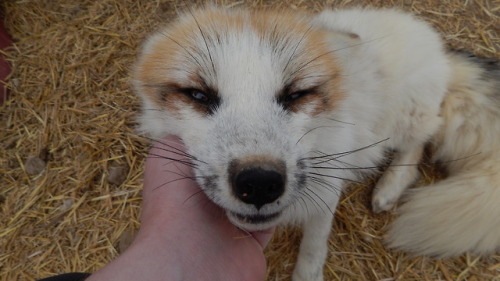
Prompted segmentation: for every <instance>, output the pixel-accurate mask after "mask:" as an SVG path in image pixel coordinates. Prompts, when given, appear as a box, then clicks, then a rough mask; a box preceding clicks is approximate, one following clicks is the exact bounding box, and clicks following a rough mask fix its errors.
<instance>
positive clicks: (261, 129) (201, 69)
mask: <svg viewBox="0 0 500 281" xmlns="http://www.w3.org/2000/svg"><path fill="white" fill-rule="evenodd" d="M329 40H330V39H329V33H328V32H327V31H325V30H322V29H321V28H315V27H313V26H312V25H311V23H310V21H308V20H307V18H304V17H303V16H301V15H297V14H295V13H293V12H279V13H277V12H266V11H245V10H226V9H219V8H205V9H202V10H197V11H192V12H190V13H186V14H184V15H182V16H180V18H179V19H178V20H177V21H176V22H174V23H172V24H170V25H169V26H167V27H166V28H164V29H162V30H160V31H159V32H157V33H156V34H154V35H152V36H151V37H150V38H149V39H148V40H147V41H146V43H145V45H144V47H143V49H142V52H141V54H140V56H139V59H138V62H137V64H136V67H135V71H134V74H133V75H134V77H133V80H134V86H135V89H136V91H137V92H138V94H139V96H140V97H141V98H142V101H143V112H142V115H141V116H140V123H141V129H142V131H143V132H146V133H149V134H150V135H151V136H152V137H155V138H160V137H162V136H165V135H168V134H172V135H177V136H179V137H180V138H181V139H182V140H183V141H184V143H185V145H186V148H187V152H188V153H189V154H190V155H192V156H193V164H194V166H195V174H196V179H197V181H198V183H199V185H200V187H201V188H202V189H203V191H204V192H205V193H206V195H207V196H208V197H209V198H210V199H211V200H212V201H213V202H215V203H216V204H217V205H219V206H221V207H222V208H223V209H225V210H226V211H227V215H228V217H229V219H230V220H231V221H232V222H233V223H234V224H235V225H237V226H240V227H242V228H244V229H247V230H259V229H264V228H268V227H270V226H274V225H276V224H277V223H279V222H281V221H283V220H290V218H292V219H293V218H296V219H300V218H299V217H300V213H301V212H297V210H304V209H308V211H307V212H313V211H314V210H316V211H317V210H318V209H319V210H321V211H324V210H325V209H326V208H328V207H327V206H325V204H326V203H325V202H324V199H323V198H325V196H332V195H331V194H332V193H336V192H337V191H336V190H335V185H336V183H335V182H334V179H332V178H330V179H328V178H324V177H321V176H320V175H319V174H317V173H315V172H313V166H314V165H318V163H319V161H326V160H321V159H319V158H321V157H324V156H325V155H324V154H321V152H318V151H315V150H314V149H316V148H317V147H318V144H317V142H318V139H320V138H321V131H322V130H320V128H321V127H326V126H327V125H324V124H326V122H327V121H330V123H329V124H330V125H329V126H331V118H333V117H332V115H331V113H332V112H335V111H336V108H337V107H338V106H339V103H341V102H342V99H343V98H344V92H343V91H342V81H343V80H342V75H341V74H340V73H341V72H340V69H339V63H338V62H337V59H336V57H335V56H334V55H335V54H334V52H333V51H332V47H331V44H330V42H329ZM338 127H339V132H338V135H339V136H340V135H342V134H344V133H343V132H342V130H341V127H343V126H338ZM316 129H318V130H316ZM314 159H319V160H318V161H316V162H315V160H314ZM335 196H338V194H336V195H335Z"/></svg>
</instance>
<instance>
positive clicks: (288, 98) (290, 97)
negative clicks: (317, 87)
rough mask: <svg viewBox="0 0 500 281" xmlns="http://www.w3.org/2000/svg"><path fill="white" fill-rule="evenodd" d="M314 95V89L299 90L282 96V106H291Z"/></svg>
mask: <svg viewBox="0 0 500 281" xmlns="http://www.w3.org/2000/svg"><path fill="white" fill-rule="evenodd" d="M312 93H314V89H306V90H299V91H295V92H292V93H289V94H286V95H284V96H282V97H281V98H280V99H279V100H280V103H282V104H285V105H287V104H291V103H293V102H295V101H297V100H299V99H301V98H302V97H304V96H307V95H309V94H312Z"/></svg>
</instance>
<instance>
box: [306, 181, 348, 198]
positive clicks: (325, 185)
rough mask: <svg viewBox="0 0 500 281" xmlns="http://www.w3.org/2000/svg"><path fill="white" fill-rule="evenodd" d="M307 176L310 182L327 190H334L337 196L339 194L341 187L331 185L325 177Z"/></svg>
mask: <svg viewBox="0 0 500 281" xmlns="http://www.w3.org/2000/svg"><path fill="white" fill-rule="evenodd" d="M308 178H309V179H310V180H311V182H313V183H315V184H318V185H320V186H321V187H324V188H326V189H328V190H331V191H332V192H334V193H335V194H336V195H337V196H340V195H341V189H340V188H339V187H337V186H335V185H333V184H332V183H331V182H328V181H326V180H325V179H322V178H319V177H313V176H308Z"/></svg>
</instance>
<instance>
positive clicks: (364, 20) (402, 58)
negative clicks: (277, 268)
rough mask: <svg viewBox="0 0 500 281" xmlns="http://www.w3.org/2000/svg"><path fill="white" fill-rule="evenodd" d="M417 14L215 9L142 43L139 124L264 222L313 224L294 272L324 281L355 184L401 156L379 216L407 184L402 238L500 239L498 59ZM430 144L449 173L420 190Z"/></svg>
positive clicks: (421, 245) (247, 215) (238, 217)
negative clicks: (335, 225)
mask: <svg viewBox="0 0 500 281" xmlns="http://www.w3.org/2000/svg"><path fill="white" fill-rule="evenodd" d="M443 46H444V45H443V42H442V40H441V38H440V35H439V34H438V33H436V32H435V31H434V30H433V29H432V28H431V27H430V25H429V24H427V23H425V22H423V21H421V20H419V19H417V18H415V17H413V16H412V15H409V14H407V13H404V12H401V11H397V10H391V9H383V10H374V9H349V10H339V11H331V10H326V11H323V12H321V13H319V14H307V13H299V12H295V11H266V10H246V9H225V8H218V7H213V6H208V7H205V8H202V9H198V10H194V11H190V12H189V13H185V14H182V15H180V16H179V18H178V19H177V20H176V21H174V22H172V23H170V24H169V25H168V26H166V27H165V28H162V29H159V31H158V32H157V33H155V34H153V35H151V36H150V37H149V38H148V39H147V40H146V42H145V44H144V46H143V48H142V51H141V53H140V55H139V58H138V61H137V63H136V65H135V68H134V73H133V83H134V87H135V90H136V92H137V93H138V95H139V96H140V97H141V99H142V102H143V103H142V104H143V110H142V114H141V115H140V117H139V121H140V124H141V126H140V130H141V132H142V133H145V134H149V135H150V136H152V137H153V138H161V137H163V136H165V135H169V134H172V135H177V136H179V137H180V138H181V139H182V140H183V141H184V143H185V145H186V148H187V153H188V154H189V155H190V158H189V161H191V162H192V166H193V168H194V171H195V175H196V177H195V178H196V180H197V182H198V183H199V185H200V187H201V189H202V190H203V191H204V193H205V194H206V195H207V196H208V198H210V200H212V201H213V202H214V203H215V204H217V205H219V206H220V207H222V208H223V209H225V210H226V213H227V216H228V218H229V220H230V221H231V222H232V223H233V224H235V225H236V226H239V227H241V228H243V229H246V230H250V231H254V230H262V229H266V228H270V227H273V226H276V225H278V224H286V223H292V224H300V225H302V226H303V229H304V235H303V240H302V243H301V246H300V252H299V256H298V261H297V264H296V267H295V270H294V273H293V280H294V281H298V280H308V281H320V280H323V265H324V262H325V258H326V256H327V250H328V247H327V239H328V236H329V234H330V231H331V226H332V220H333V216H334V211H335V208H336V205H337V203H338V201H339V197H340V196H341V194H342V190H343V189H344V187H345V186H346V185H347V184H349V183H351V182H357V181H362V180H363V178H364V177H366V176H367V175H370V174H372V173H373V172H374V171H377V170H378V168H379V167H380V166H381V165H382V163H385V162H384V161H385V157H384V156H385V155H386V154H385V152H386V151H388V150H390V151H394V152H395V154H394V158H393V159H392V162H391V164H390V165H388V168H387V169H386V171H385V172H384V174H383V175H382V177H381V178H380V180H379V181H378V183H377V184H376V186H375V189H374V195H373V199H372V208H373V210H374V211H375V212H381V211H387V210H390V209H392V208H393V207H394V206H395V205H396V203H397V202H398V199H399V198H400V197H401V196H402V195H403V194H405V198H406V200H405V203H403V204H402V205H401V206H400V207H399V208H398V210H399V211H400V216H399V217H398V219H396V221H395V222H394V223H393V225H392V227H391V228H390V230H389V232H388V237H387V241H386V242H387V245H388V246H389V247H393V248H397V249H401V250H404V251H408V252H410V253H413V254H417V255H430V256H437V257H446V256H452V255H457V254H461V253H463V252H476V253H480V254H487V253H492V252H495V251H498V250H499V249H500V204H498V201H499V200H500V142H498V139H500V94H499V91H498V89H499V88H500V86H499V83H500V82H499V81H500V79H499V78H500V74H499V73H500V71H499V70H498V64H497V63H496V62H492V61H488V62H485V61H484V60H481V59H477V58H474V57H470V56H468V55H466V54H459V53H457V52H454V51H449V50H446V49H445V48H444V47H443ZM428 144H432V145H433V147H434V150H435V153H434V155H435V159H434V160H433V161H436V162H442V163H444V164H445V166H446V168H447V169H448V170H449V177H448V178H447V179H444V180H442V181H440V182H437V183H435V184H432V185H430V186H425V187H422V188H418V189H414V190H407V188H408V187H410V186H411V185H412V184H414V183H415V181H416V179H417V178H418V176H419V172H418V169H417V165H416V164H417V163H419V161H420V160H421V157H422V152H423V150H424V147H425V146H426V145H428Z"/></svg>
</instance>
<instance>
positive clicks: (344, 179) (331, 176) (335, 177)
mask: <svg viewBox="0 0 500 281" xmlns="http://www.w3.org/2000/svg"><path fill="white" fill-rule="evenodd" d="M308 173H309V174H311V175H315V176H321V177H327V178H333V179H338V180H343V181H348V182H354V183H358V184H362V182H360V181H357V180H352V179H346V178H342V177H337V176H333V175H325V174H320V173H315V172H308Z"/></svg>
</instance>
